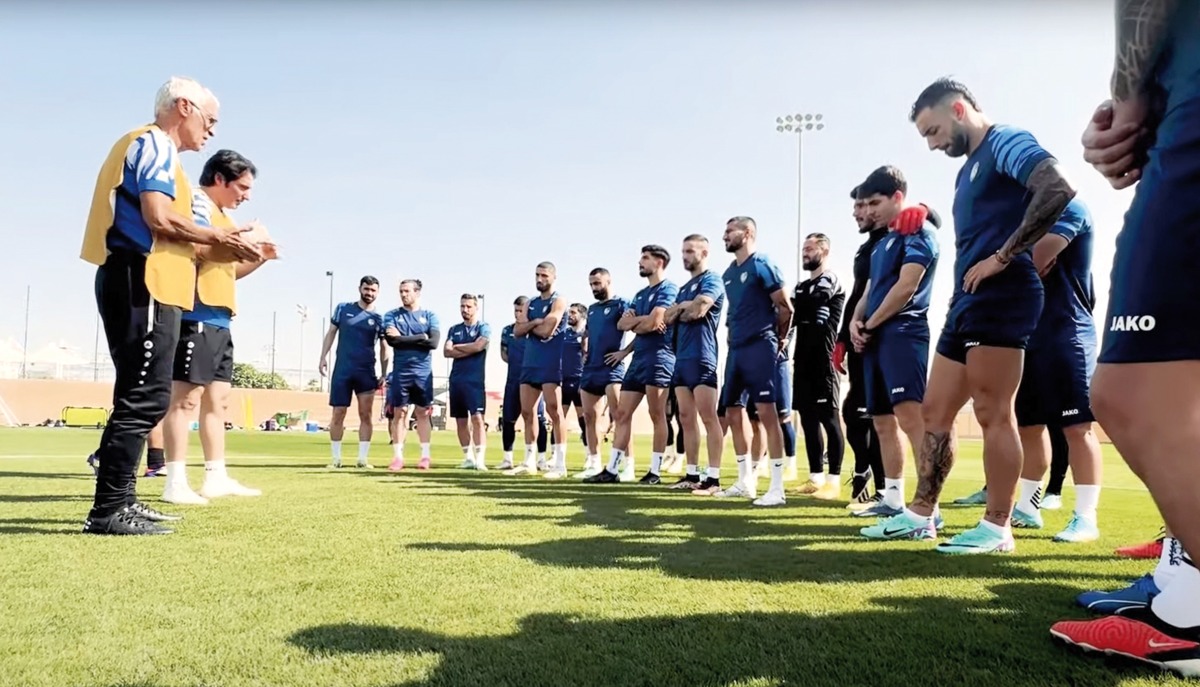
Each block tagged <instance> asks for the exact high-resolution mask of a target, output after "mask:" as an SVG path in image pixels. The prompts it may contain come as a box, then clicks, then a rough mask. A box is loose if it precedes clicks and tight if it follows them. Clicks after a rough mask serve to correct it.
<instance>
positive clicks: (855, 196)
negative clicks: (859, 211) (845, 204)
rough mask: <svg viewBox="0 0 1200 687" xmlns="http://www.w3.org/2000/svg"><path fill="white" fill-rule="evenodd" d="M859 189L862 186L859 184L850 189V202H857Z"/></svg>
mask: <svg viewBox="0 0 1200 687" xmlns="http://www.w3.org/2000/svg"><path fill="white" fill-rule="evenodd" d="M861 188H862V185H861V184H860V185H858V186H855V187H854V188H852V189H850V200H858V192H859V190H860V189H861Z"/></svg>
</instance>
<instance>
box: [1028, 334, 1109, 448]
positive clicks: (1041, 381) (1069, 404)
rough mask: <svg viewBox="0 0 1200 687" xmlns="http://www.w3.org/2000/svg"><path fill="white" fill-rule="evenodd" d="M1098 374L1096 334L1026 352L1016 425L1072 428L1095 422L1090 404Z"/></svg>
mask: <svg viewBox="0 0 1200 687" xmlns="http://www.w3.org/2000/svg"><path fill="white" fill-rule="evenodd" d="M1095 371H1096V334H1095V332H1094V331H1092V332H1087V333H1085V334H1084V335H1083V336H1081V337H1075V338H1074V339H1073V340H1068V341H1064V342H1062V343H1060V344H1058V345H1054V344H1051V343H1045V344H1041V343H1039V344H1038V345H1037V346H1035V347H1033V348H1030V349H1029V350H1028V351H1026V352H1025V370H1024V372H1023V374H1022V375H1021V386H1020V388H1018V389H1017V403H1016V412H1017V425H1019V426H1021V427H1032V426H1035V425H1050V426H1058V427H1070V426H1071V425H1078V424H1081V423H1084V422H1094V421H1095V419H1096V418H1095V416H1093V415H1092V406H1091V402H1090V401H1089V395H1090V394H1091V386H1092V374H1093V373H1094V372H1095Z"/></svg>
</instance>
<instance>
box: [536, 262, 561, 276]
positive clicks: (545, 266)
mask: <svg viewBox="0 0 1200 687" xmlns="http://www.w3.org/2000/svg"><path fill="white" fill-rule="evenodd" d="M535 269H539V270H550V271H551V272H554V273H556V274H557V273H558V268H557V267H555V266H554V263H552V262H550V261H549V260H543V261H541V262H539V263H538V264H537V267H536V268H535Z"/></svg>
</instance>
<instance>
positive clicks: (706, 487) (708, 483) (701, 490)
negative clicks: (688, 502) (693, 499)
mask: <svg viewBox="0 0 1200 687" xmlns="http://www.w3.org/2000/svg"><path fill="white" fill-rule="evenodd" d="M718 491H721V480H719V479H713V478H711V477H705V478H704V481H702V482H700V484H698V485H696V488H695V489H693V490H692V493H693V494H695V495H696V496H713V495H714V494H716V493H717V492H718Z"/></svg>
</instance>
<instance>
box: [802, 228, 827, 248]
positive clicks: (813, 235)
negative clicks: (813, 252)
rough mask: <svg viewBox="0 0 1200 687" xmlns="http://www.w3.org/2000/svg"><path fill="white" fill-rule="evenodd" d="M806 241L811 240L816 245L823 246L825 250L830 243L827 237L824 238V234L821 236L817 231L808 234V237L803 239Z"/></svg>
mask: <svg viewBox="0 0 1200 687" xmlns="http://www.w3.org/2000/svg"><path fill="white" fill-rule="evenodd" d="M808 239H812V240H814V241H816V242H817V243H819V244H821V245H822V246H825V247H826V248H828V247H829V243H830V241H829V237H828V236H826V235H825V234H822V233H821V232H819V231H816V232H813V233H811V234H809V235H808V236H805V237H804V240H806V241H807V240H808Z"/></svg>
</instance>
